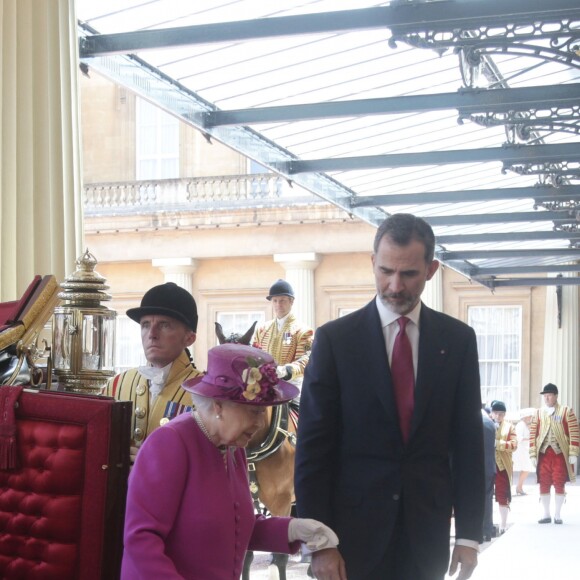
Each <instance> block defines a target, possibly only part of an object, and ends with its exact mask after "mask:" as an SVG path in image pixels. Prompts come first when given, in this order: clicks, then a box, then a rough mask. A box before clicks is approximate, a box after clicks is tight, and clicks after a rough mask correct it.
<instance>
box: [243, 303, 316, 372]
mask: <svg viewBox="0 0 580 580" xmlns="http://www.w3.org/2000/svg"><path fill="white" fill-rule="evenodd" d="M313 337H314V331H313V330H312V329H311V328H306V327H304V326H303V325H302V324H301V323H300V322H298V321H297V320H296V317H295V316H294V315H293V314H292V313H290V314H288V316H287V317H286V320H285V321H284V325H283V326H282V328H281V329H280V330H278V321H277V320H276V319H274V320H270V321H269V322H266V323H265V324H264V325H262V326H260V327H258V328H257V329H256V332H255V333H254V338H253V340H252V346H255V347H257V348H261V349H262V350H265V351H266V352H267V353H269V354H270V355H272V356H273V357H274V360H275V361H276V364H278V365H284V366H286V367H289V368H288V369H287V370H289V371H290V372H291V377H290V379H289V380H290V381H292V382H295V381H296V379H300V381H298V382H301V379H302V377H303V376H304V369H305V368H306V365H307V364H308V361H309V360H310V351H311V350H312V340H313Z"/></svg>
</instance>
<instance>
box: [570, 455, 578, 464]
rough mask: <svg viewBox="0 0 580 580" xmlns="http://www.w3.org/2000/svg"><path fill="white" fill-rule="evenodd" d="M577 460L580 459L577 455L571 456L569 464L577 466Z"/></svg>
mask: <svg viewBox="0 0 580 580" xmlns="http://www.w3.org/2000/svg"><path fill="white" fill-rule="evenodd" d="M577 460H578V458H577V457H576V456H575V455H570V457H568V463H569V464H570V465H576V461H577Z"/></svg>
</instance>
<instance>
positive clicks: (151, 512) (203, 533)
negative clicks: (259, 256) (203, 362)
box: [121, 344, 338, 580]
mask: <svg viewBox="0 0 580 580" xmlns="http://www.w3.org/2000/svg"><path fill="white" fill-rule="evenodd" d="M183 387H184V388H185V389H187V390H188V391H190V392H191V393H192V398H193V402H194V410H193V411H192V413H191V414H187V413H184V414H182V415H179V416H178V417H177V418H175V419H173V420H172V421H170V422H169V423H167V424H166V425H164V426H162V427H160V428H158V429H157V430H156V431H154V432H153V433H152V434H151V435H150V436H149V437H148V438H147V439H146V441H145V443H144V445H143V446H142V447H141V450H140V452H139V454H138V456H137V460H136V462H135V465H134V467H133V470H132V471H131V475H130V478H129V491H128V495H127V512H126V518H125V552H124V555H123V564H122V571H121V578H122V579H123V580H137V579H143V580H145V579H147V580H159V579H163V580H173V579H186V580H194V579H195V580H225V579H226V578H227V579H231V578H239V577H240V574H241V570H242V565H243V561H244V555H245V552H246V550H248V549H250V550H259V551H267V552H283V553H293V552H295V551H296V550H297V549H298V548H299V545H300V541H303V542H305V543H306V545H307V546H308V548H310V549H311V550H318V549H324V548H328V547H334V546H336V545H337V544H338V538H337V537H336V535H335V534H334V532H333V531H332V530H330V528H328V527H326V526H325V525H324V524H322V523H320V522H317V521H315V520H306V519H299V518H283V517H270V518H265V517H263V516H256V515H255V514H254V509H253V504H252V499H251V494H250V491H249V487H248V478H247V471H246V456H245V451H244V447H245V446H246V445H247V444H248V441H249V440H250V439H251V437H252V435H253V434H254V433H255V432H256V431H257V430H258V429H259V428H260V427H261V426H262V425H263V422H264V420H265V414H266V407H267V406H270V405H279V404H281V403H285V402H287V401H289V400H291V399H293V398H294V397H296V396H297V395H298V389H297V388H296V387H295V386H294V385H292V384H290V383H287V382H284V381H281V380H279V379H278V378H277V376H276V364H275V362H274V360H273V358H272V357H271V356H270V355H269V354H267V353H266V352H264V351H261V350H259V349H256V348H253V347H250V346H244V345H239V344H223V345H220V346H217V347H214V348H212V349H211V350H210V351H209V357H208V371H207V374H206V375H204V376H202V377H196V378H194V379H190V380H188V381H186V382H185V383H184V385H183Z"/></svg>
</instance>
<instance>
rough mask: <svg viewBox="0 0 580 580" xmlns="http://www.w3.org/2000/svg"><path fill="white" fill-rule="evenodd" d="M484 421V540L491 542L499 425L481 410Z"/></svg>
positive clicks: (493, 533) (493, 534)
mask: <svg viewBox="0 0 580 580" xmlns="http://www.w3.org/2000/svg"><path fill="white" fill-rule="evenodd" d="M481 419H482V421H483V452H484V456H485V511H484V515H483V540H484V541H485V542H490V541H491V538H492V537H493V536H495V532H494V527H493V488H494V486H495V436H496V432H495V431H496V429H497V423H495V422H494V421H493V420H492V419H491V417H490V416H489V415H488V414H487V411H486V410H485V409H482V410H481Z"/></svg>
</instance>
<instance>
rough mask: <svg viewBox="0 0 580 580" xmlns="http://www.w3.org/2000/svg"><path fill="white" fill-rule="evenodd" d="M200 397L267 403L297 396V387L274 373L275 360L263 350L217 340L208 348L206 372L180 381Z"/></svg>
mask: <svg viewBox="0 0 580 580" xmlns="http://www.w3.org/2000/svg"><path fill="white" fill-rule="evenodd" d="M182 386H183V388H184V389H185V390H186V391H189V392H191V393H195V394H196V395H200V396H202V397H209V398H210V399H218V400H221V401H232V402H233V403H241V404H243V405H259V406H264V407H265V406H270V405H280V404H282V403H286V402H288V401H290V400H291V399H294V398H295V397H297V396H298V394H299V393H300V391H299V390H298V387H296V386H294V385H293V384H291V383H288V382H286V381H282V380H280V379H279V378H278V376H277V375H276V363H275V361H274V359H273V358H272V357H271V356H270V355H269V354H268V353H267V352H265V351H263V350H260V349H259V348H254V347H253V346H246V345H243V344H232V343H226V344H220V345H219V346H214V347H213V348H211V349H210V350H209V351H208V363H207V373H206V374H205V375H202V376H200V377H195V378H193V379H189V380H187V381H185V382H184V383H183V385H182Z"/></svg>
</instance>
